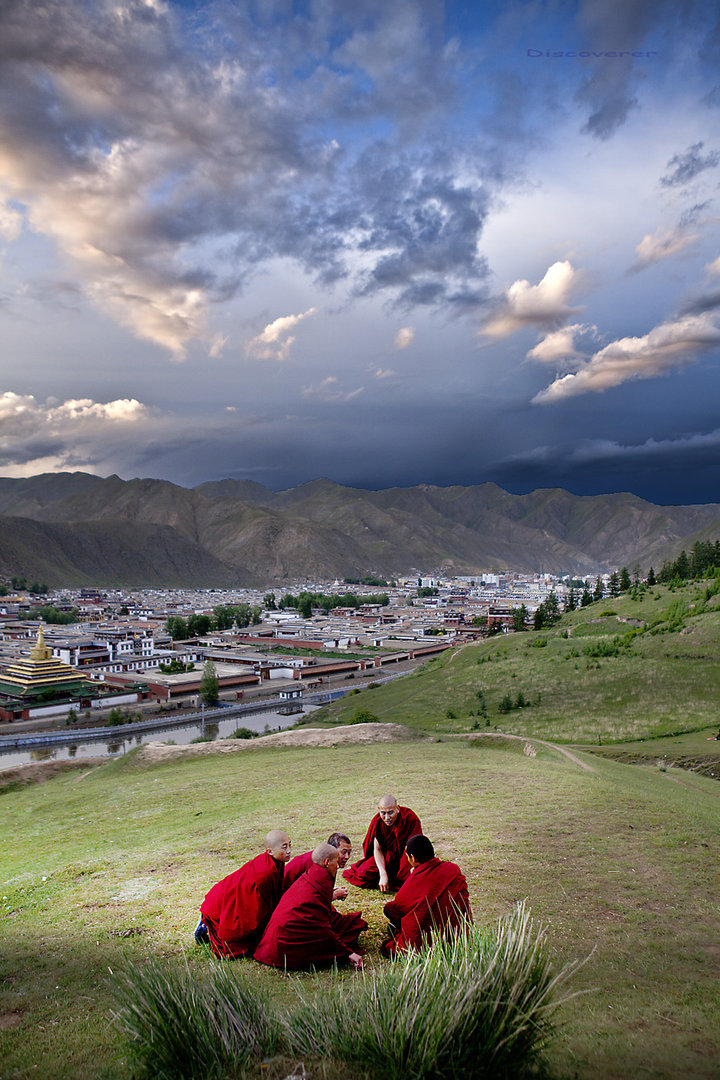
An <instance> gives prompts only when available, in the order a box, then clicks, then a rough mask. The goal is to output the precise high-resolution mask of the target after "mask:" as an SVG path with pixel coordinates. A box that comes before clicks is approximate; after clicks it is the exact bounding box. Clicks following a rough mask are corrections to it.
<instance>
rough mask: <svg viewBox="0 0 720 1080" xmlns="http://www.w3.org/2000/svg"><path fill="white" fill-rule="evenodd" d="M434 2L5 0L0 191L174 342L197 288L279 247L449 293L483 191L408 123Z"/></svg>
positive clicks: (178, 342)
mask: <svg viewBox="0 0 720 1080" xmlns="http://www.w3.org/2000/svg"><path fill="white" fill-rule="evenodd" d="M441 13H442V8H441V7H440V6H439V5H435V4H432V3H429V4H425V5H418V4H416V3H413V2H405V0H398V2H397V3H394V4H393V5H389V6H388V5H381V4H380V3H375V2H369V3H366V4H364V5H362V8H361V9H359V10H358V11H354V12H352V13H350V14H348V8H347V5H344V4H341V3H333V2H331V3H327V4H324V5H322V6H321V7H318V9H317V11H314V12H313V16H312V17H311V18H310V17H308V18H303V17H302V16H300V15H298V14H291V13H290V12H289V9H287V8H286V5H284V4H280V3H277V4H276V3H271V4H268V5H264V6H258V7H256V8H250V7H249V6H244V5H240V6H238V7H230V6H228V7H223V6H218V7H211V6H209V5H208V6H203V5H200V6H198V8H197V9H194V10H192V11H184V10H183V9H181V8H179V7H175V8H173V7H171V6H167V7H163V6H161V5H156V6H153V5H151V4H150V3H144V2H142V0H131V2H128V3H125V4H114V3H110V2H109V0H98V2H97V3H94V4H93V5H92V6H90V7H88V6H87V5H85V4H84V3H82V2H81V0H47V2H45V3H43V4H29V3H25V2H22V0H15V2H10V3H7V4H6V5H5V12H4V15H5V18H4V27H3V36H2V39H1V40H0V60H2V74H1V75H0V100H1V101H2V105H1V106H0V137H1V138H3V140H4V141H5V143H6V146H7V147H8V167H7V184H8V189H9V191H10V194H11V196H12V197H13V198H14V199H15V200H16V201H17V203H19V204H22V205H24V206H25V207H26V208H27V214H28V218H29V220H30V223H31V224H32V226H33V228H34V229H35V230H36V231H38V232H44V233H45V234H47V235H49V236H51V237H52V238H53V239H54V240H55V241H56V242H57V244H58V246H59V247H60V249H61V250H62V251H63V252H64V253H65V254H66V255H67V256H69V257H70V259H71V260H72V261H73V264H74V266H75V267H76V268H77V270H78V272H79V274H80V275H81V276H82V277H83V278H84V280H85V282H86V291H87V292H88V293H89V295H90V296H91V297H92V298H93V299H94V300H95V301H96V302H97V303H98V304H100V305H101V306H102V307H103V308H104V309H105V310H107V311H109V312H110V313H111V314H113V316H114V317H116V318H117V319H119V320H120V321H121V322H124V323H125V324H127V325H129V326H130V327H131V329H132V330H133V332H134V333H135V334H137V335H138V336H139V337H144V338H147V339H149V340H151V341H154V342H156V343H158V344H161V345H165V346H166V347H168V348H169V349H171V350H172V351H174V352H175V353H176V355H178V356H182V355H183V352H184V348H185V345H186V343H187V342H188V341H189V340H190V339H192V338H196V337H200V338H202V337H205V336H207V327H206V322H205V319H206V311H207V304H208V302H210V301H211V300H219V299H226V298H227V297H229V296H232V295H233V294H234V293H235V292H236V291H238V290H239V289H241V288H242V287H243V285H244V284H245V283H246V281H247V278H248V275H249V274H250V273H251V271H252V269H253V267H255V266H257V265H258V264H259V263H262V262H264V261H266V260H269V259H273V258H277V257H287V258H291V259H294V260H296V261H297V262H299V263H300V265H301V266H302V267H303V269H305V270H306V271H308V272H309V273H310V274H311V275H312V276H314V277H315V278H316V279H318V280H319V281H320V282H322V283H323V284H331V283H333V282H336V281H338V280H341V279H343V278H346V277H349V278H354V279H355V289H356V291H358V292H362V293H367V292H383V293H386V294H387V295H388V296H390V297H395V298H398V299H399V300H400V301H401V302H403V303H405V304H415V303H428V302H431V303H441V302H452V300H451V298H452V297H455V296H461V297H463V298H464V302H465V303H468V298H470V297H471V296H474V295H477V294H478V285H479V283H480V282H481V281H482V279H483V278H484V276H485V275H486V273H487V268H486V267H485V264H484V262H483V261H482V260H481V259H479V258H478V257H477V254H476V245H477V240H478V237H479V235H480V231H481V229H482V225H483V221H484V217H485V214H486V208H487V194H486V192H485V191H481V190H480V188H479V185H478V184H476V183H470V182H469V181H468V180H467V179H466V178H463V179H462V180H461V179H459V175H460V172H461V171H463V168H464V164H465V163H464V161H463V160H462V156H461V153H460V152H459V150H458V149H457V148H454V149H449V148H446V152H445V153H444V155H443V161H442V164H440V163H439V162H437V161H433V160H432V159H431V157H429V155H428V154H427V152H426V151H425V150H424V148H422V146H421V145H420V143H418V141H417V137H418V134H419V133H422V137H423V139H426V138H429V137H430V136H432V134H433V132H434V130H435V128H434V125H435V124H436V121H438V118H439V116H440V115H441V113H442V111H443V110H444V109H446V108H447V107H448V105H449V103H450V102H451V101H452V100H453V99H454V98H455V97H456V95H457V93H458V85H457V76H456V70H455V69H456V61H457V58H456V55H455V47H454V46H453V45H452V43H446V42H444V41H443V40H442V20H441ZM298 58H301V59H300V60H299V59H298ZM360 125H362V126H360ZM390 132H392V139H391V140H390V139H388V134H389V133H390ZM440 133H441V132H440V130H439V129H438V131H437V132H436V134H440ZM359 266H362V270H361V271H360V272H359V271H358V267H359ZM358 273H360V276H359V277H358Z"/></svg>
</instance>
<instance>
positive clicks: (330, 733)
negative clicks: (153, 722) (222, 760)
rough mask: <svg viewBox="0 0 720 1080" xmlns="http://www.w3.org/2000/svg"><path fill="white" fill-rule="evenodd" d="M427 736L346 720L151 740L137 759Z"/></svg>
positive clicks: (396, 727) (393, 726)
mask: <svg viewBox="0 0 720 1080" xmlns="http://www.w3.org/2000/svg"><path fill="white" fill-rule="evenodd" d="M423 738H424V736H422V735H420V734H418V732H416V731H413V730H412V729H411V728H407V727H404V726H403V725H402V724H343V725H342V726H341V727H334V728H298V729H297V730H295V731H278V732H276V733H275V734H274V735H261V736H260V737H259V738H257V739H216V740H215V741H214V742H209V743H190V744H189V745H188V746H170V745H168V744H167V743H156V742H150V743H145V745H144V746H141V747H140V749H139V750H138V752H137V756H136V761H138V762H141V763H142V764H148V765H156V764H157V763H158V762H164V761H176V760H177V759H178V758H182V757H205V756H206V755H208V754H237V753H242V752H245V751H248V750H254V749H256V748H258V747H261V748H263V749H271V748H273V747H286V746H299V747H304V748H322V747H332V746H347V745H349V744H365V745H367V744H369V743H381V742H410V741H412V742H418V741H419V740H421V739H423Z"/></svg>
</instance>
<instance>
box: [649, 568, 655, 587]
mask: <svg viewBox="0 0 720 1080" xmlns="http://www.w3.org/2000/svg"><path fill="white" fill-rule="evenodd" d="M647 583H648V585H650V586H651V587H652V586H653V585H654V584H655V571H654V570H653V568H652V566H651V567H650V570H649V571H648V576H647Z"/></svg>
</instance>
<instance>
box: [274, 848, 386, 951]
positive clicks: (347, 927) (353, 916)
mask: <svg viewBox="0 0 720 1080" xmlns="http://www.w3.org/2000/svg"><path fill="white" fill-rule="evenodd" d="M327 842H328V844H329V845H330V846H331V847H334V848H337V852H338V868H339V869H340V870H342V869H343V868H344V867H345V866H347V863H348V861H349V859H350V856H351V854H352V843H351V842H350V838H349V837H348V836H345V834H344V833H339V832H334V833H331V834H330V836H328V838H327ZM312 865H313V861H312V851H306V852H305V853H304V854H303V855H296V856H295V858H294V859H291V860H290V862H289V863H288V864H287V866H286V867H285V876H284V877H283V892H287V890H288V889H289V888H290V886H291V885H292V884H293V883H294V882H295V881H297V879H298V878H299V877H300V876H301V875H302V874H304V873H305V871H306V870H309V869H310V867H311V866H312ZM347 895H348V891H347V889H346V888H345V886H344V885H341V886H339V887H337V886H336V887H335V888H334V889H333V894H332V898H333V900H347ZM330 925H331V926H332V928H333V930H334V932H335V933H336V934H337V935H338V937H339V938H341V939H342V940H343V941H344V942H345V944H346V945H350V946H351V948H353V949H354V948H356V947H357V940H358V936H359V935H360V934H361V933H362V931H363V930H367V928H368V924H367V923H366V922H365V919H363V917H362V913H361V912H360V911H348V912H345V913H344V914H341V913H340V912H339V911H337V910H336V909H335V907H334V906H333V907H331V908H330Z"/></svg>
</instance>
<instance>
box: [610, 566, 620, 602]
mask: <svg viewBox="0 0 720 1080" xmlns="http://www.w3.org/2000/svg"><path fill="white" fill-rule="evenodd" d="M608 592H609V593H610V595H611V596H612V597H616V596H619V595H620V579H619V578H618V576H617V573H616V572H615V571H614V570H613V572H612V574H611V575H610V581H609V583H608Z"/></svg>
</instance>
